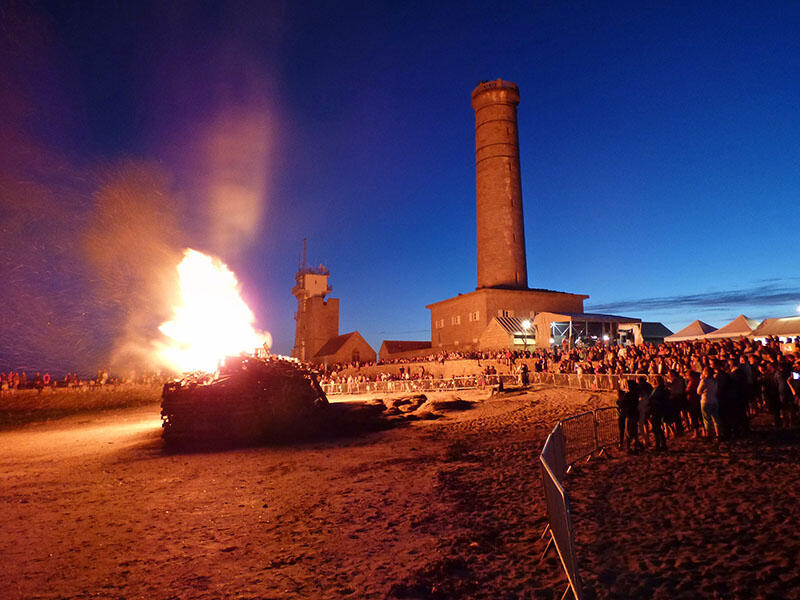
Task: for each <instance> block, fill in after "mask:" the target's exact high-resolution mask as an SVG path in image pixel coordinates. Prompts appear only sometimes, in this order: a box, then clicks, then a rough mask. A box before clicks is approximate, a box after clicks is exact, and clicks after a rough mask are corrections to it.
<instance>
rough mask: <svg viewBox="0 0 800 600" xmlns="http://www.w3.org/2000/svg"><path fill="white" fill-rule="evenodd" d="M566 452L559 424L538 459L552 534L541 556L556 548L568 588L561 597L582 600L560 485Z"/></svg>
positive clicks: (575, 557)
mask: <svg viewBox="0 0 800 600" xmlns="http://www.w3.org/2000/svg"><path fill="white" fill-rule="evenodd" d="M563 451H564V435H563V432H562V428H561V423H558V424H557V425H556V426H555V427H554V428H553V432H552V433H551V434H550V435H549V436H547V440H546V441H545V443H544V447H543V448H542V453H541V455H540V457H539V460H540V462H541V463H542V482H543V485H544V498H545V503H546V505H547V516H548V521H549V525H548V529H549V533H550V539H549V540H548V542H547V547H546V548H545V550H544V552H543V553H542V558H544V556H545V554H546V553H547V550H548V549H549V548H550V546H551V545H553V546H555V548H556V552H557V553H558V558H559V560H560V561H561V566H562V567H563V568H564V572H565V573H566V574H567V581H568V585H567V589H566V590H564V594H563V595H562V596H561V598H562V600H563V598H565V597H566V595H567V593H568V592H569V591H570V590H571V591H572V595H573V597H574V598H575V600H581V598H582V597H583V586H582V584H581V576H580V572H579V570H578V557H577V554H576V553H575V536H574V534H573V531H572V517H571V516H570V510H569V498H568V497H567V493H566V492H565V491H564V487H563V486H562V485H561V480H562V479H563V478H564V476H565V475H566V468H565V466H566V463H565V462H564V452H563Z"/></svg>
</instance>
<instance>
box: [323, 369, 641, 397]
mask: <svg viewBox="0 0 800 600" xmlns="http://www.w3.org/2000/svg"><path fill="white" fill-rule="evenodd" d="M639 377H646V378H647V380H648V381H649V382H650V383H651V384H652V385H655V378H656V376H655V375H640V374H635V373H625V374H622V375H611V374H606V373H549V372H535V371H534V372H529V374H528V380H529V382H530V383H539V384H545V385H555V386H565V387H571V388H575V389H581V390H597V391H615V390H620V389H621V390H626V389H627V384H626V383H625V381H626V380H628V379H638V378H639ZM500 382H502V383H503V386H505V387H508V386H515V385H519V383H520V381H519V377H518V375H516V374H502V375H501V374H495V375H473V376H460V377H451V378H449V379H390V380H386V381H341V382H329V383H324V384H322V390H323V391H324V392H325V393H326V394H328V395H336V394H371V393H397V392H409V393H412V392H434V391H447V390H469V389H475V388H481V389H485V388H491V387H494V386H497V385H498V384H499V383H500Z"/></svg>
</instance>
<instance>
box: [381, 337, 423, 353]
mask: <svg viewBox="0 0 800 600" xmlns="http://www.w3.org/2000/svg"><path fill="white" fill-rule="evenodd" d="M383 347H384V348H385V349H386V352H388V353H389V354H396V353H398V352H409V351H411V350H427V349H429V348H431V347H432V344H431V342H425V341H412V340H383Z"/></svg>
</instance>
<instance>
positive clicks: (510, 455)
mask: <svg viewBox="0 0 800 600" xmlns="http://www.w3.org/2000/svg"><path fill="white" fill-rule="evenodd" d="M459 395H460V397H462V398H465V399H470V400H479V399H483V398H486V394H485V393H478V392H470V393H463V394H459ZM608 401H609V399H608V398H605V397H600V396H598V395H590V394H586V393H576V392H568V391H565V390H557V389H544V390H540V391H536V392H533V393H529V394H526V395H518V396H513V397H507V398H503V399H489V400H485V401H481V402H479V403H477V404H476V407H475V408H473V409H470V410H466V411H459V412H449V413H447V416H446V417H445V418H443V419H440V420H436V421H424V422H414V423H410V424H408V425H406V426H404V427H401V428H396V429H392V430H388V431H382V432H378V433H371V434H368V435H364V436H359V437H351V438H349V439H346V440H339V441H337V442H325V443H319V444H303V445H297V446H289V447H286V446H283V447H275V446H273V447H260V448H248V449H238V450H228V451H222V452H209V453H198V452H195V453H185V454H170V453H167V452H166V451H165V450H164V449H163V446H162V443H161V439H160V429H159V409H158V406H155V405H153V406H149V407H144V408H137V409H130V410H116V411H106V412H102V413H95V414H92V415H89V416H86V415H84V416H76V417H70V418H66V419H62V420H60V421H56V422H52V423H45V424H39V425H28V426H25V427H23V428H20V429H16V430H13V431H6V432H2V433H0V448H2V451H0V499H2V505H3V507H4V509H3V511H2V515H1V516H0V522H1V523H2V529H1V531H2V535H1V536H0V556H2V560H1V561H0V569H2V577H0V598H4V599H5V598H127V599H131V598H148V599H159V598H186V599H188V598H223V597H224V598H337V597H342V598H385V597H397V598H414V597H419V598H437V597H438V598H455V597H475V598H517V597H531V596H532V595H533V593H534V591H536V590H539V591H540V592H542V593H545V594H546V595H551V594H550V590H551V589H552V586H553V585H555V586H556V587H559V585H560V584H559V582H560V581H561V579H562V576H561V575H560V573H559V571H558V568H557V567H556V566H554V565H553V561H552V559H551V560H550V561H545V562H544V563H542V565H541V566H539V567H538V568H537V560H538V554H539V553H540V552H541V549H542V548H543V542H542V541H541V540H539V533H540V532H541V530H542V528H543V526H544V523H545V514H544V508H543V503H542V501H541V498H542V492H541V483H540V475H539V466H538V462H537V460H538V452H539V449H540V447H541V444H542V442H543V440H544V437H545V436H546V433H547V431H548V430H549V428H550V427H551V426H552V423H553V422H554V421H556V420H557V419H558V418H560V417H563V416H566V415H569V414H572V413H575V412H577V411H579V410H581V409H583V408H585V407H587V406H595V405H598V404H605V403H607V402H608Z"/></svg>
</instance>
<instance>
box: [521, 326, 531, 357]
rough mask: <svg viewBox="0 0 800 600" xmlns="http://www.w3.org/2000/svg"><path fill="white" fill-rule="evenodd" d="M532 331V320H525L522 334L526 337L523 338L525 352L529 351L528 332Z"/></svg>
mask: <svg viewBox="0 0 800 600" xmlns="http://www.w3.org/2000/svg"><path fill="white" fill-rule="evenodd" d="M530 329H531V322H530V320H528V319H525V320H524V321H523V322H522V333H523V336H524V337H523V338H522V343H523V345H524V347H525V351H526V352H527V351H528V332H529V331H530Z"/></svg>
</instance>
